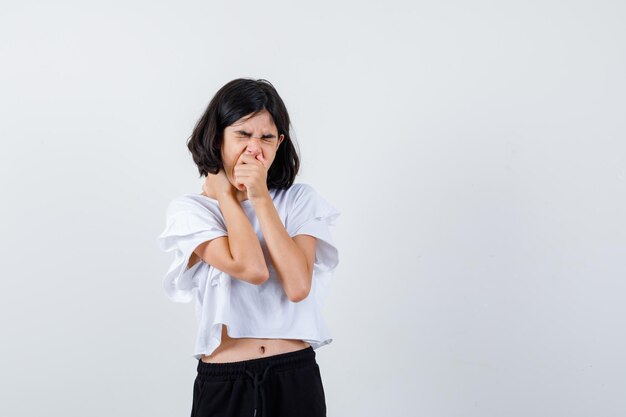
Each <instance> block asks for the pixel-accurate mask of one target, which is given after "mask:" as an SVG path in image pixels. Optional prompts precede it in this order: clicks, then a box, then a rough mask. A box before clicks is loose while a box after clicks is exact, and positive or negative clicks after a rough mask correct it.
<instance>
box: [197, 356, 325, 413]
mask: <svg viewBox="0 0 626 417" xmlns="http://www.w3.org/2000/svg"><path fill="white" fill-rule="evenodd" d="M191 417H326V398H325V396H324V387H323V385H322V377H321V375H320V368H319V366H318V364H317V362H316V360H315V351H314V350H313V347H311V346H309V347H307V348H305V349H301V350H297V351H294V352H287V353H282V354H279V355H272V356H267V357H264V358H258V359H250V360H246V361H239V362H225V363H205V362H202V361H201V360H198V375H197V376H196V379H195V381H194V385H193V405H192V408H191Z"/></svg>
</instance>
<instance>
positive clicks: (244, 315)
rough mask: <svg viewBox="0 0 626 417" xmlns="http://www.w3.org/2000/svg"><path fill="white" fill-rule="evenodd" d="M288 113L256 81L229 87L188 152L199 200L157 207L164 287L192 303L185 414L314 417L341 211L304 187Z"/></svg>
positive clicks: (320, 400)
mask: <svg viewBox="0 0 626 417" xmlns="http://www.w3.org/2000/svg"><path fill="white" fill-rule="evenodd" d="M289 127H290V121H289V114H288V113H287V109H286V108H285V105H284V103H283V101H282V99H281V98H280V96H279V95H278V93H277V92H276V90H275V89H274V87H273V86H272V84H270V83H269V82H268V81H266V80H252V79H236V80H233V81H231V82H229V83H227V84H226V85H224V86H223V87H222V88H221V89H220V90H219V91H218V92H217V93H216V94H215V96H214V97H213V99H212V100H211V102H210V103H209V106H208V108H207V109H206V111H205V112H204V114H203V115H202V117H201V118H200V120H199V121H198V123H197V125H196V126H195V128H194V131H193V133H192V135H191V137H190V139H189V142H188V148H189V150H190V151H191V154H192V155H193V160H194V162H195V163H196V165H197V166H198V170H199V172H200V175H201V176H202V175H204V176H206V179H205V182H204V186H203V192H202V193H201V194H184V195H181V196H179V197H177V198H175V199H173V200H172V201H171V203H170V204H169V206H168V207H167V213H166V228H165V230H164V231H163V233H161V235H160V236H159V237H158V244H159V247H160V248H161V250H163V251H166V252H169V251H174V252H175V259H174V262H173V264H172V266H171V267H170V269H169V270H168V271H167V274H166V275H165V279H164V287H165V292H166V294H167V296H168V297H169V298H170V299H171V300H173V301H175V302H184V303H186V302H190V301H191V300H192V299H194V298H195V301H196V304H195V305H196V318H197V322H198V326H199V328H198V334H197V338H196V342H195V350H194V355H193V356H194V358H196V359H197V360H198V365H197V371H198V373H197V376H196V379H195V381H194V387H193V404H192V410H191V416H192V417H201V416H212V417H216V416H246V415H249V416H251V417H281V416H289V417H293V416H298V417H307V416H311V417H322V416H326V400H325V396H324V388H323V385H322V379H321V375H320V369H319V366H318V364H317V362H316V359H315V355H316V353H315V352H314V350H315V349H317V348H319V347H321V346H324V345H326V344H329V343H331V342H332V340H333V339H332V338H331V335H330V332H329V330H328V328H327V326H326V323H325V321H324V319H323V317H322V314H321V307H322V306H323V302H324V299H325V297H326V295H327V290H328V288H329V284H330V283H331V280H332V275H333V271H334V269H335V267H336V266H337V264H338V262H339V258H338V251H337V247H336V245H335V244H334V242H333V239H332V236H331V233H330V230H329V226H331V225H333V224H334V220H335V219H336V218H337V216H339V214H340V212H339V211H338V210H337V209H336V208H335V207H334V206H333V205H331V204H330V203H329V202H328V201H326V200H325V199H324V198H323V197H321V196H320V195H319V194H318V193H317V192H316V190H315V189H314V188H313V187H312V186H310V185H308V184H302V183H298V184H295V183H294V179H295V177H296V175H297V174H298V170H299V166H300V162H299V157H298V155H297V153H296V151H295V148H294V145H293V143H292V141H291V136H290V132H289Z"/></svg>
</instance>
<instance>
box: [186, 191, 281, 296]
mask: <svg viewBox="0 0 626 417" xmlns="http://www.w3.org/2000/svg"><path fill="white" fill-rule="evenodd" d="M218 201H219V205H220V211H221V212H222V214H223V216H224V221H225V223H226V229H227V230H228V236H221V237H218V238H215V239H212V240H210V241H206V242H203V243H201V244H200V245H198V247H197V248H196V249H195V250H194V253H195V254H196V255H197V256H198V257H199V258H202V260H204V261H205V262H206V263H208V264H210V265H213V266H214V267H216V268H217V269H219V270H220V271H224V272H226V273H227V274H229V275H231V276H232V277H234V278H238V279H241V280H243V281H246V282H249V283H251V284H255V285H258V284H262V283H263V282H265V281H266V280H267V279H268V278H269V271H268V269H267V265H265V258H264V256H263V250H262V249H261V244H260V242H259V239H258V237H257V235H256V233H255V231H254V229H253V228H252V225H251V224H250V221H249V220H248V218H247V217H246V214H245V213H244V212H243V209H242V208H241V205H240V204H239V202H238V201H237V199H236V198H235V196H233V195H232V194H230V193H228V194H222V195H218ZM196 260H197V258H196V259H192V260H191V261H190V265H193V264H194V263H195V262H196Z"/></svg>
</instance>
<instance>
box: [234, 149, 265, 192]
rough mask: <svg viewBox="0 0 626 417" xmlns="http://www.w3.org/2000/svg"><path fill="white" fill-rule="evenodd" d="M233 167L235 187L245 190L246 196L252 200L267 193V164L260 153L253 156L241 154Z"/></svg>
mask: <svg viewBox="0 0 626 417" xmlns="http://www.w3.org/2000/svg"><path fill="white" fill-rule="evenodd" d="M239 161H240V162H239V163H238V164H237V165H235V167H234V169H233V175H234V178H233V179H234V181H235V187H236V188H237V189H238V190H240V191H244V190H245V191H246V192H247V194H248V198H249V199H250V200H254V199H257V198H264V197H266V196H268V195H269V192H268V190H267V169H268V164H267V161H266V160H265V158H264V157H263V155H261V154H260V153H259V154H257V155H256V157H255V156H253V155H251V154H247V153H245V154H243V155H241V158H240V159H239Z"/></svg>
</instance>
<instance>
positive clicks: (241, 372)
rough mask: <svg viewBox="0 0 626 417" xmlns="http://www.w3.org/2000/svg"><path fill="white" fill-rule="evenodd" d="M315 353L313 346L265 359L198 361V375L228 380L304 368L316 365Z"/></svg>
mask: <svg viewBox="0 0 626 417" xmlns="http://www.w3.org/2000/svg"><path fill="white" fill-rule="evenodd" d="M316 363H317V362H316V361H315V351H314V350H313V347H312V346H309V347H307V348H304V349H300V350H296V351H293V352H287V353H280V354H278V355H271V356H267V357H264V358H256V359H248V360H245V361H237V362H222V363H216V362H213V363H206V362H202V360H201V359H198V367H197V370H198V374H199V375H202V376H204V377H223V378H227V379H231V378H235V379H236V378H240V377H245V376H249V375H250V372H254V373H258V372H262V371H264V370H269V368H271V369H272V372H279V371H285V370H289V369H295V368H302V367H304V366H307V365H313V364H316Z"/></svg>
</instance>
